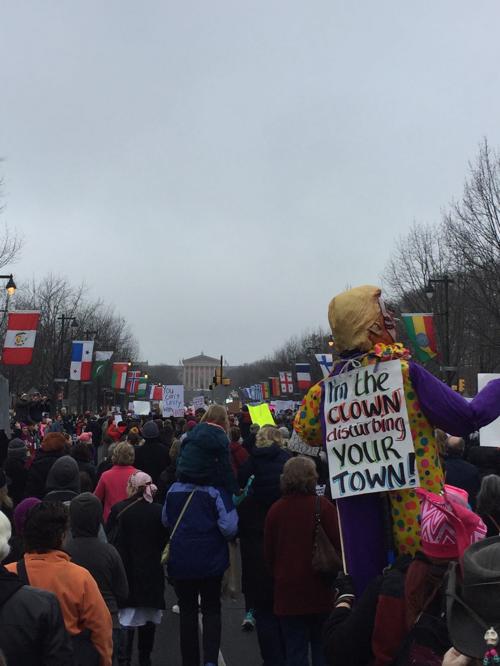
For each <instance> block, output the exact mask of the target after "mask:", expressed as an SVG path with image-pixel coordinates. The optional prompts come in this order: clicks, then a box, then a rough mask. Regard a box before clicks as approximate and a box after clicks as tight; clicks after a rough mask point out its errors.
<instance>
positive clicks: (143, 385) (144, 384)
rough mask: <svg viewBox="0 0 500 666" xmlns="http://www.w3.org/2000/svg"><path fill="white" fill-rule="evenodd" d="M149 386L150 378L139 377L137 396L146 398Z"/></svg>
mask: <svg viewBox="0 0 500 666" xmlns="http://www.w3.org/2000/svg"><path fill="white" fill-rule="evenodd" d="M147 388H148V380H147V379H146V377H139V383H138V385H137V394H136V395H137V397H138V398H145V397H146V391H147Z"/></svg>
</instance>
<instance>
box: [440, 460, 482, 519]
mask: <svg viewBox="0 0 500 666" xmlns="http://www.w3.org/2000/svg"><path fill="white" fill-rule="evenodd" d="M445 482H446V483H447V484H448V485H450V486H455V487H456V488H462V489H463V490H465V491H467V493H468V494H469V504H470V505H471V509H472V510H473V511H474V509H475V507H476V497H477V494H478V492H479V488H480V487H481V475H480V474H479V470H478V469H477V467H475V466H474V465H472V464H471V463H469V462H467V461H466V460H463V459H462V458H456V457H448V458H447V459H446V461H445Z"/></svg>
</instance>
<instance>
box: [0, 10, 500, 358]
mask: <svg viewBox="0 0 500 666" xmlns="http://www.w3.org/2000/svg"><path fill="white" fill-rule="evenodd" d="M499 25H500V3H499V2H498V0H483V1H482V2H481V3H477V2H470V0H467V1H464V0H442V1H440V0H436V1H435V2H426V3H422V2H412V3H410V2H401V1H400V0H399V1H395V0H394V1H388V0H379V1H377V2H373V0H363V1H355V0H343V1H339V0H318V1H316V2H314V1H312V2H304V0H283V1H281V2H274V1H273V0H257V1H255V0H254V1H251V2H250V1H248V2H247V1H245V0H236V1H235V0H223V1H222V0H212V2H206V1H205V0H197V1H190V0H183V1H182V2H181V1H178V2H170V1H167V0H162V1H155V0H148V1H145V2H138V1H134V2H131V1H130V0H114V1H109V0H107V1H106V2H102V0H99V1H97V0H76V1H75V2H61V1H58V2H54V1H53V0H44V2H39V0H32V1H29V0H22V2H18V1H17V0H10V1H9V0H5V1H4V2H2V5H1V13H0V155H2V156H3V157H4V158H5V161H4V162H3V164H2V165H0V173H1V174H3V176H4V179H5V194H6V200H5V202H4V203H6V210H5V211H4V214H3V215H2V218H0V219H3V221H4V222H7V223H8V224H9V225H10V226H11V227H12V228H15V229H17V230H19V231H20V232H22V233H23V234H24V236H25V239H26V244H25V247H24V251H23V257H22V260H21V261H20V262H19V263H18V264H17V265H16V266H15V267H14V268H15V274H16V277H17V279H18V280H22V279H24V278H30V277H31V276H33V275H35V276H37V275H42V274H44V273H46V272H48V271H52V272H55V273H58V274H63V275H67V276H68V277H70V278H71V280H72V281H74V282H75V283H78V282H80V281H81V280H83V279H84V280H85V281H86V283H87V284H88V286H89V293H90V295H92V296H95V297H97V296H101V297H102V298H104V300H106V301H108V302H112V303H114V304H115V305H116V308H117V311H119V312H120V313H121V314H123V315H124V316H125V317H126V318H127V319H128V320H129V321H130V323H131V325H132V328H133V330H134V332H135V334H136V336H137V338H138V340H139V343H140V347H141V356H142V357H143V358H146V359H149V360H150V361H154V362H167V363H169V362H172V363H176V362H177V360H178V359H179V358H180V357H183V356H184V357H187V356H192V355H194V354H197V353H199V352H200V351H201V350H202V349H203V350H204V351H205V353H208V354H211V355H214V356H218V355H219V354H224V355H225V356H226V357H227V359H228V360H229V362H230V363H238V362H244V361H252V360H254V359H256V358H258V357H261V356H263V355H265V354H267V353H269V352H271V351H272V350H273V349H274V348H276V347H277V346H278V345H279V344H280V343H281V342H283V341H284V340H285V339H287V338H288V337H289V336H290V335H292V334H295V333H301V332H302V331H303V330H304V329H306V328H311V327H316V326H317V325H318V324H319V325H323V326H325V327H326V326H327V319H326V310H327V305H328V301H329V299H330V298H331V296H332V295H334V294H335V293H336V292H338V291H340V290H342V289H343V287H344V286H345V285H346V284H347V283H350V284H352V285H355V284H359V283H366V282H374V281H375V282H376V281H377V280H379V276H380V273H381V272H382V270H383V268H384V265H385V263H386V261H387V258H388V256H389V253H390V251H391V247H392V245H393V242H394V240H395V239H396V238H397V237H398V235H399V234H401V233H404V232H405V230H406V229H407V228H408V227H409V226H410V225H411V223H412V221H413V220H414V219H417V220H419V221H425V222H432V221H433V220H438V219H439V216H440V211H441V210H442V208H443V207H444V206H446V204H447V203H448V202H449V201H450V200H451V199H452V198H453V197H454V196H458V195H460V192H461V190H462V185H463V180H464V177H465V173H466V168H467V161H468V160H469V159H473V158H474V156H475V154H476V152H477V146H478V143H479V142H480V141H481V139H482V137H483V136H487V137H488V139H489V141H490V143H491V145H492V146H499V145H500V123H499V119H500V85H499V83H500V81H499V79H500V68H499V66H498V64H499V62H500V42H499V39H498V27H499Z"/></svg>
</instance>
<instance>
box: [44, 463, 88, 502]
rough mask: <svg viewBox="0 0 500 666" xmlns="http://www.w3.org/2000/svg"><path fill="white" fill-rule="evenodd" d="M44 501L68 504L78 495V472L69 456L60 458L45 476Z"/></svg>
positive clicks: (76, 466) (76, 465) (75, 464)
mask: <svg viewBox="0 0 500 666" xmlns="http://www.w3.org/2000/svg"><path fill="white" fill-rule="evenodd" d="M45 489H46V494H45V497H44V499H45V500H50V501H51V502H67V503H69V502H70V501H71V500H72V499H73V498H74V497H76V496H77V495H79V494H80V470H79V468H78V463H77V462H76V460H75V459H74V458H72V457H71V456H62V457H61V458H59V460H56V462H55V463H54V464H53V465H52V467H51V469H50V472H49V473H48V475H47V482H46V484H45Z"/></svg>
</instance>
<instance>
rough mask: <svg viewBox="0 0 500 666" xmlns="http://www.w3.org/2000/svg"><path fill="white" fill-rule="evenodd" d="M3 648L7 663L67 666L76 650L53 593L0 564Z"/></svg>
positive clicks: (35, 665) (0, 645) (0, 648)
mask: <svg viewBox="0 0 500 666" xmlns="http://www.w3.org/2000/svg"><path fill="white" fill-rule="evenodd" d="M0 650H1V651H2V652H3V654H4V655H5V658H6V660H7V662H6V663H8V664H22V665H23V666H42V665H43V666H45V665H48V666H66V665H67V664H72V663H73V650H72V647H71V644H70V641H69V636H68V634H67V632H66V629H65V627H64V621H63V618H62V614H61V608H60V606H59V602H58V600H57V597H56V596H55V595H54V594H52V592H45V591H44V590H37V589H35V588H33V587H27V586H25V585H23V584H22V583H21V581H20V580H19V578H18V577H17V576H16V575H15V574H13V573H10V572H9V571H7V569H5V568H4V567H2V566H0Z"/></svg>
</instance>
